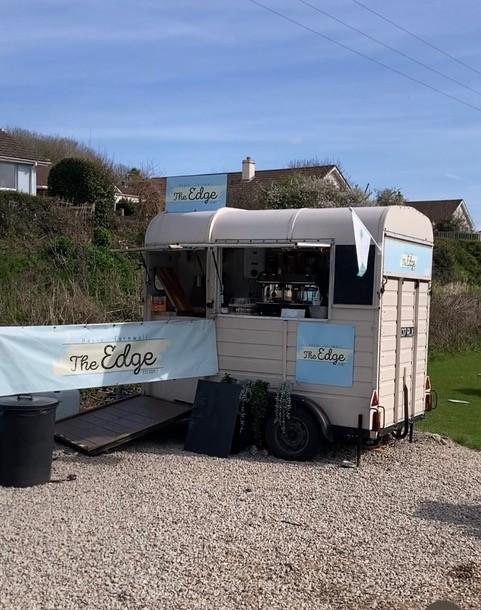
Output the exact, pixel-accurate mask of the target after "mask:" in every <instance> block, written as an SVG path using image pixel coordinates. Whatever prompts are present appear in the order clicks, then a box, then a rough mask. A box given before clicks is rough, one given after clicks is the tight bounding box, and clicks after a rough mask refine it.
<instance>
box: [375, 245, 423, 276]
mask: <svg viewBox="0 0 481 610" xmlns="http://www.w3.org/2000/svg"><path fill="white" fill-rule="evenodd" d="M432 266H433V249H432V247H431V246H424V245H423V244H414V243H412V242H409V241H404V240H402V239H393V238H392V237H386V239H385V241H384V275H395V276H397V277H413V278H430V277H431V269H432Z"/></svg>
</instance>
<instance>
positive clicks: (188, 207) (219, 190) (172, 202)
mask: <svg viewBox="0 0 481 610" xmlns="http://www.w3.org/2000/svg"><path fill="white" fill-rule="evenodd" d="M226 203H227V174H207V175H204V176H174V177H173V178H167V189H166V193H165V211H166V212H202V211H214V210H218V209H219V208H223V207H225V206H226Z"/></svg>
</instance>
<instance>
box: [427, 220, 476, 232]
mask: <svg viewBox="0 0 481 610" xmlns="http://www.w3.org/2000/svg"><path fill="white" fill-rule="evenodd" d="M434 230H435V231H446V232H450V231H456V232H458V233H460V232H463V231H469V229H468V228H467V227H466V224H465V222H464V220H463V219H462V218H461V217H460V216H450V217H449V218H445V219H444V220H440V221H439V222H437V223H436V224H435V225H434Z"/></svg>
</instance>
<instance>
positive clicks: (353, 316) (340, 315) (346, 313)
mask: <svg viewBox="0 0 481 610" xmlns="http://www.w3.org/2000/svg"><path fill="white" fill-rule="evenodd" d="M331 312H332V313H331V321H332V322H341V321H342V322H345V323H346V324H347V323H350V324H353V323H355V322H371V323H374V320H375V318H376V314H377V310H376V309H373V308H369V309H359V308H358V307H351V308H350V309H346V308H343V307H339V306H334V307H332V308H331Z"/></svg>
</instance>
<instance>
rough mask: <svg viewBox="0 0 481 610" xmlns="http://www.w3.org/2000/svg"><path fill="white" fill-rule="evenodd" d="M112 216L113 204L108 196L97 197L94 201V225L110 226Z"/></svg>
mask: <svg viewBox="0 0 481 610" xmlns="http://www.w3.org/2000/svg"><path fill="white" fill-rule="evenodd" d="M113 216H114V204H113V201H111V200H110V199H108V198H105V197H103V198H101V199H98V200H97V201H96V203H95V216H94V222H95V226H96V227H104V228H106V229H108V228H110V226H111V225H112V220H113Z"/></svg>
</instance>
